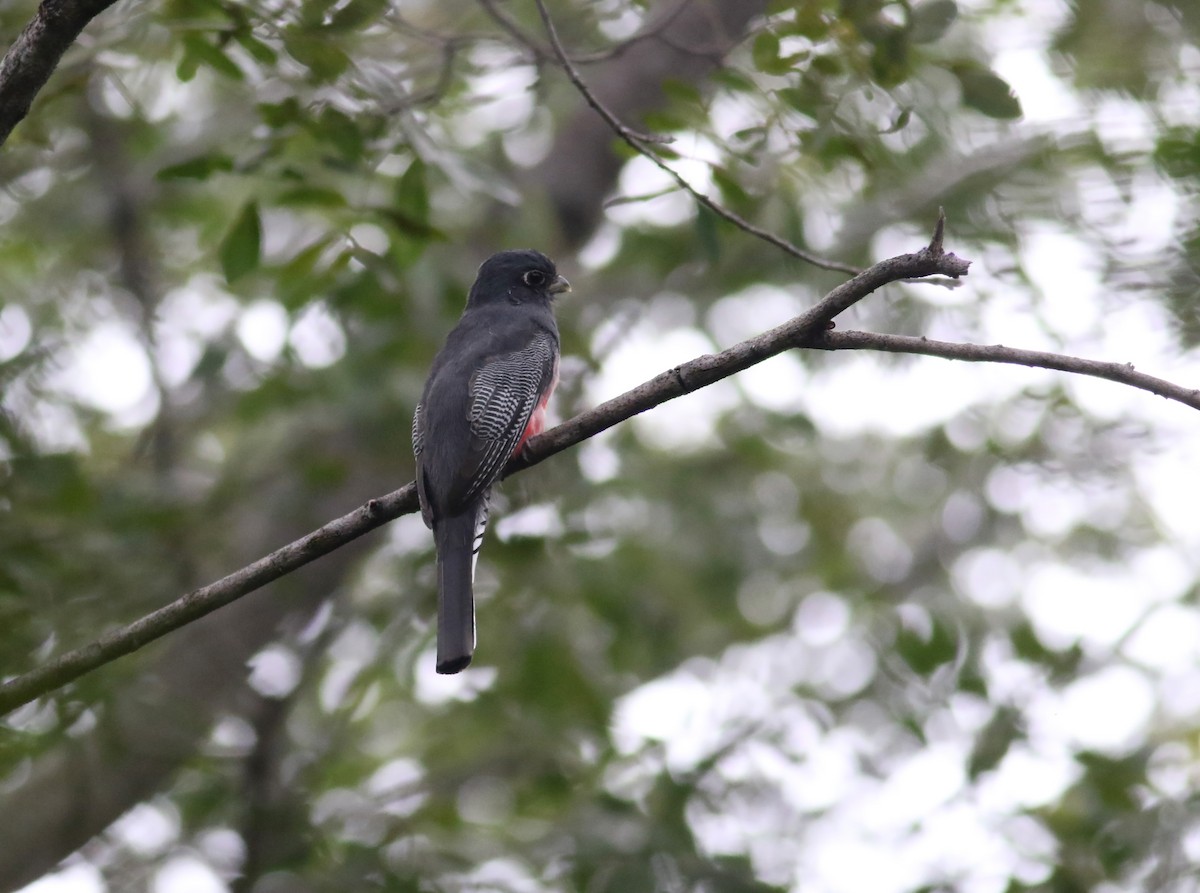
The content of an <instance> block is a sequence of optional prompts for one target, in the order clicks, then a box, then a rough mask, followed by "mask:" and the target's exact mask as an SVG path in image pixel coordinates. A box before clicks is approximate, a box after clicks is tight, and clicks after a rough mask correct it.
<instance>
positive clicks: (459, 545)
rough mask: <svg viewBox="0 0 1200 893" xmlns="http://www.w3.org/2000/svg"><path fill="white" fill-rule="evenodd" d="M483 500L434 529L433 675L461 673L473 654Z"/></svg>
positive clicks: (484, 511)
mask: <svg viewBox="0 0 1200 893" xmlns="http://www.w3.org/2000/svg"><path fill="white" fill-rule="evenodd" d="M487 517H488V504H487V497H486V496H485V497H484V498H483V499H481V500H480V501H479V502H478V503H477V505H476V510H475V511H474V512H470V511H468V512H464V513H463V514H461V515H456V516H454V517H451V518H442V519H441V520H440V521H439V522H438V523H437V524H436V525H435V527H434V533H433V535H434V543H435V544H436V546H437V568H438V638H437V671H438V672H439V673H458V672H461V671H462V670H465V669H466V667H467V664H469V663H470V662H471V657H472V656H473V655H474V654H475V595H474V592H473V590H472V583H473V582H474V577H475V553H476V552H478V551H479V543H480V541H481V540H482V537H483V529H484V528H485V527H486V526H487Z"/></svg>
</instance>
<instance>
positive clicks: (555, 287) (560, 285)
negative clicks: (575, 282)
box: [546, 276, 571, 295]
mask: <svg viewBox="0 0 1200 893" xmlns="http://www.w3.org/2000/svg"><path fill="white" fill-rule="evenodd" d="M570 290H571V283H569V282H568V281H567V280H566V279H564V278H563V277H562V276H555V277H554V281H553V282H551V283H550V285H549V286H547V288H546V291H548V292H550V294H552V295H560V294H562V293H563V292H564V291H570Z"/></svg>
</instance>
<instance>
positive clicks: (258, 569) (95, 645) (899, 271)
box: [0, 248, 969, 716]
mask: <svg viewBox="0 0 1200 893" xmlns="http://www.w3.org/2000/svg"><path fill="white" fill-rule="evenodd" d="M968 267H969V262H968V261H964V260H962V259H961V258H958V257H956V256H955V255H953V254H945V253H943V252H941V251H934V250H932V248H924V249H922V250H920V251H918V252H916V253H914V254H905V255H901V256H899V257H893V258H891V259H889V260H884V261H880V262H879V263H877V264H875V265H873V266H871V267H868V268H867V269H866V270H864V271H863V272H861V273H859V274H858V275H857V276H855V277H854V278H853V279H850V280H848V281H846V282H845V283H843V284H842V285H839V286H838V287H837V288H835V289H834V290H833V291H831V292H830V293H829V294H828V295H826V296H825V297H824V298H823V299H822V300H821V301H820V302H819V303H817V304H816V305H815V306H813V307H812V308H811V309H809V310H808V311H807V312H805V313H803V314H801V315H800V316H798V317H796V318H795V319H793V320H791V321H790V322H787V323H784V324H783V325H781V326H778V327H776V328H774V329H771V330H770V331H768V332H765V333H763V334H762V335H759V336H758V337H756V338H751V339H750V340H748V341H743V342H741V343H740V344H737V345H734V346H733V347H731V348H729V349H727V350H724V351H721V352H720V353H718V354H712V355H706V356H702V357H697V358H696V359H694V360H691V361H690V362H688V363H684V364H683V365H681V366H677V367H675V368H674V369H670V370H668V371H666V372H663V373H662V374H660V375H658V376H656V377H655V378H652V379H651V380H650V381H648V382H646V383H645V384H642V385H640V386H639V387H636V388H634V389H633V390H632V391H629V392H628V393H625V394H622V395H621V396H619V397H616V398H614V399H612V400H609V401H607V402H606V403H602V404H601V405H600V406H597V407H596V408H595V409H592V410H589V411H588V412H584V413H582V414H580V415H578V416H575V417H574V418H572V419H570V420H569V421H567V422H564V423H563V424H561V425H559V426H558V427H556V428H553V429H551V430H550V431H546V432H545V433H543V434H541V435H539V436H538V437H535V438H532V439H531V440H530V441H529V442H528V443H527V444H526V445H525V449H524V450H523V451H522V453H521V455H520V456H519V457H518V458H516V459H514V460H513V461H512V462H510V463H509V465H508V467H507V468H506V469H505V476H506V477H507V476H508V475H510V474H514V473H516V472H518V471H521V470H523V469H525V468H528V467H530V466H532V465H536V464H538V463H539V462H542V461H544V460H545V459H547V458H549V457H550V456H552V455H554V454H555V453H559V452H561V451H563V450H565V449H567V448H568V447H571V446H574V445H576V444H578V443H581V442H583V441H584V440H587V439H588V438H589V437H592V436H593V435H595V434H597V433H599V432H600V431H603V430H605V429H607V428H611V427H612V426H613V425H616V424H618V423H620V422H622V421H624V420H626V419H628V418H631V417H632V416H635V415H637V414H638V413H642V412H645V411H646V410H648V409H652V408H653V407H655V406H658V405H659V404H660V403H665V402H666V401H668V400H672V399H674V398H676V397H680V396H682V395H683V394H687V393H691V392H692V391H695V390H697V389H699V388H702V387H705V386H707V385H709V384H712V383H713V382H715V381H719V380H721V379H723V378H728V377H729V376H731V375H734V374H735V373H737V372H741V371H742V370H744V369H747V368H749V367H750V366H753V365H755V364H756V363H761V362H762V361H763V360H765V359H767V358H769V357H772V356H775V355H776V354H779V353H782V352H783V351H786V350H789V349H791V348H795V347H803V346H807V345H808V344H809V343H811V342H812V341H813V340H814V339H817V338H819V336H820V334H821V333H822V332H823V331H824V330H825V328H826V326H827V325H828V323H829V321H830V320H832V319H833V318H834V317H835V316H837V315H838V314H839V313H841V312H843V311H844V310H845V309H846V308H848V307H850V306H852V305H853V304H854V303H856V302H857V301H860V300H862V299H863V298H865V297H866V296H867V295H869V294H870V293H871V292H873V291H875V290H876V289H878V288H880V287H882V286H884V285H887V284H888V283H890V282H897V281H900V280H903V279H911V278H914V277H921V276H932V275H939V274H940V275H943V276H951V277H958V276H965V275H966V274H967V268H968ZM416 510H417V496H416V487H415V485H414V484H412V483H409V484H406V485H405V486H403V487H401V488H400V489H399V490H396V491H394V492H392V493H389V494H388V495H386V496H381V497H379V498H377V499H372V500H370V501H369V502H367V503H366V504H365V505H363V506H360V507H359V508H357V509H355V510H354V511H352V512H350V513H349V514H347V515H344V516H342V517H341V518H337V519H336V520H334V521H330V522H329V523H328V524H326V525H324V526H323V527H321V528H319V529H317V530H315V531H313V532H312V533H309V534H308V535H306V536H303V537H301V538H300V539H298V540H296V541H295V542H292V543H289V544H288V545H286V546H284V547H283V548H281V549H278V550H276V551H275V552H272V553H271V554H270V555H266V556H264V557H263V558H260V559H259V560H258V561H255V562H254V563H252V564H250V565H247V566H246V567H244V568H242V569H241V570H238V571H234V572H233V573H232V574H230V575H229V576H227V577H224V578H223V579H221V580H218V581H217V582H215V583H211V584H209V585H208V586H204V587H202V588H200V589H197V590H194V591H193V592H189V593H188V594H186V595H184V596H182V597H181V598H179V599H177V600H175V601H174V602H171V603H170V604H168V605H166V606H164V607H162V608H159V609H158V610H157V611H153V612H152V613H150V614H147V615H146V616H145V617H142V618H141V619H139V620H135V621H134V622H133V623H131V624H129V625H128V626H124V627H121V628H119V629H115V630H112V631H111V632H108V633H105V634H104V635H102V636H101V637H100V638H98V639H97V640H96V641H94V642H92V643H91V644H89V645H86V646H84V647H82V648H78V649H76V650H74V651H69V652H67V653H65V654H62V655H60V656H59V657H57V658H55V659H53V660H51V661H49V662H48V663H45V664H43V665H42V666H40V667H36V668H35V669H33V670H30V671H29V672H28V673H25V674H24V675H21V676H17V677H15V678H13V679H10V680H8V681H7V682H5V683H4V684H3V685H0V716H3V715H4V714H6V713H8V712H10V711H12V710H14V709H15V708H17V707H20V706H21V705H22V704H27V703H29V702H30V701H32V700H34V699H35V698H37V697H39V696H41V695H44V694H46V693H48V692H51V691H54V690H55V689H58V688H61V687H62V686H64V685H66V684H67V683H69V682H72V681H73V680H75V679H78V678H79V677H80V676H82V675H84V674H85V673H88V672H90V671H92V670H94V669H96V668H97V667H101V666H103V665H104V664H107V663H110V662H111V661H113V660H115V659H117V658H118V657H121V656H123V655H126V654H129V653H131V652H133V651H136V650H138V649H139V648H141V647H142V646H144V645H147V644H149V643H150V642H153V641H154V640H155V639H158V638H161V637H162V636H165V635H166V634H167V633H169V632H172V631H173V630H176V629H179V628H180V627H182V626H185V625H187V624H188V623H191V622H192V621H193V620H198V619H199V618H201V617H203V616H205V615H206V614H210V613H212V612H213V611H215V610H216V609H217V608H220V607H222V606H224V605H227V604H229V603H230V602H232V601H235V600H236V599H238V598H241V597H242V596H243V595H245V594H247V593H249V592H253V591H254V590H256V589H259V588H261V587H263V586H265V585H267V584H268V583H270V582H272V581H274V580H277V579H279V578H280V577H282V576H284V575H286V574H289V573H291V572H292V571H294V570H296V569H297V568H300V567H303V566H304V565H305V564H308V563H309V562H311V561H313V560H315V559H317V558H320V557H321V556H322V555H325V554H328V553H329V552H332V551H333V550H335V549H337V548H339V547H340V546H343V545H345V544H346V543H348V542H350V541H351V540H353V539H356V538H357V537H360V536H362V535H363V534H365V533H368V532H369V531H371V530H374V529H375V528H377V527H380V526H382V525H383V524H386V523H387V522H388V521H392V520H394V519H396V518H398V517H400V516H401V515H406V514H409V513H411V512H414V511H416Z"/></svg>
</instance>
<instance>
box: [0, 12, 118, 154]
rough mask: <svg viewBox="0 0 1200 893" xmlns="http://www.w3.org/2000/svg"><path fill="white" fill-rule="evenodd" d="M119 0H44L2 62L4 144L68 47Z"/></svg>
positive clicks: (0, 122)
mask: <svg viewBox="0 0 1200 893" xmlns="http://www.w3.org/2000/svg"><path fill="white" fill-rule="evenodd" d="M115 2H116V0H42V3H41V5H39V6H38V9H37V12H36V13H34V15H33V18H32V19H30V21H29V24H28V25H26V26H25V30H23V31H22V32H21V34H20V35H19V36H18V37H17V39H16V40H15V41H14V42H13V45H12V46H11V47H9V48H8V52H7V53H5V54H4V59H3V61H0V145H3V143H4V141H5V140H7V139H8V136H9V134H11V133H12V131H13V128H14V127H16V126H17V124H18V123H20V121H21V119H22V118H24V117H25V116H26V115H27V114H28V113H29V107H30V106H31V105H33V100H34V97H35V96H37V94H38V91H40V90H41V89H42V87H44V86H45V85H46V81H48V80H49V79H50V75H51V74H53V73H54V69H55V68H56V67H57V66H58V61H59V60H60V59H61V58H62V56H63V53H65V52H66V51H67V48H68V47H70V46H71V44H72V43H74V42H75V38H76V37H78V36H79V32H81V31H82V30H83V29H84V27H85V26H86V25H87V23H88V22H90V21H91V20H92V19H94V18H95V17H96V16H97V15H99V14H100V13H102V12H103V11H104V10H106V9H108V7H110V6H112V5H113V3H115Z"/></svg>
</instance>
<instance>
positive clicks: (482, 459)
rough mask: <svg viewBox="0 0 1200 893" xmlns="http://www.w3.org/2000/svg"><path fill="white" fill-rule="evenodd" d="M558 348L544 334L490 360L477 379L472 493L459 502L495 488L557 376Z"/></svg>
mask: <svg viewBox="0 0 1200 893" xmlns="http://www.w3.org/2000/svg"><path fill="white" fill-rule="evenodd" d="M557 352H558V344H557V342H556V341H555V339H554V337H553V336H552V335H551V334H550V333H548V332H538V334H537V335H535V336H534V337H533V339H532V340H530V342H529V343H528V344H526V345H525V346H524V347H522V348H521V349H520V350H514V351H512V352H511V353H506V354H500V355H498V356H494V357H490V358H488V359H487V360H486V361H485V362H484V364H483V365H482V366H480V367H479V369H477V370H476V371H475V373H474V374H473V375H472V376H471V385H470V391H469V395H470V399H469V408H468V411H467V421H468V423H469V424H470V427H471V447H472V449H471V453H470V461H469V463H468V468H466V469H464V471H466V472H467V474H466V475H465V477H466V478H467V480H466V482H465V483H466V491H465V492H464V493H463V494H462V495H461V497H460V498H459V499H457V500H455V501H456V502H457V503H458V504H460V505H465V504H467V503H469V502H471V501H473V500H474V499H475V498H476V497H478V496H479V495H480V494H481V493H482V492H483V491H484V490H486V489H487V488H488V487H490V486H491V485H492V483H493V482H494V481H495V480H496V477H497V476H498V475H499V474H500V472H501V471H502V470H503V469H504V465H505V463H506V462H508V460H509V459H510V458H511V457H512V454H513V451H514V450H516V448H517V444H518V443H520V441H521V435H522V434H524V433H525V428H526V426H528V424H529V419H530V417H531V416H532V415H533V411H534V410H535V409H536V408H537V405H538V402H539V401H540V400H542V399H543V397H545V396H546V392H547V390H548V389H549V387H550V384H551V381H552V380H553V377H554V362H555V357H556V354H557Z"/></svg>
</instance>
